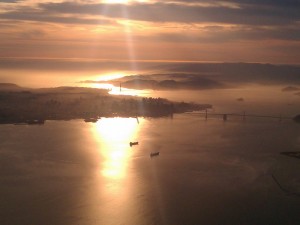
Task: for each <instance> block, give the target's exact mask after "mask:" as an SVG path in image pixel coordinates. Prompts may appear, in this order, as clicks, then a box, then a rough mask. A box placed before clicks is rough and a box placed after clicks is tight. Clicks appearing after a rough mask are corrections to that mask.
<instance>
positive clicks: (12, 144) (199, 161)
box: [0, 103, 300, 225]
mask: <svg viewBox="0 0 300 225" xmlns="http://www.w3.org/2000/svg"><path fill="white" fill-rule="evenodd" d="M237 104H239V103H237ZM130 141H138V142H139V145H135V146H132V147H130V146H129V142H130ZM153 151H159V152H160V155H159V156H158V157H152V158H151V157H150V156H149V154H150V153H151V152H153ZM283 151H300V126H299V124H296V123H294V122H292V121H289V120H287V121H282V122H278V121H277V120H276V119H249V120H248V119H247V120H246V121H242V120H241V119H239V118H235V119H232V120H231V119H229V120H228V121H227V122H223V121H222V120H221V119H220V118H209V119H208V120H207V121H205V120H204V118H203V117H201V116H200V115H191V114H180V115H175V116H174V117H173V118H161V119H144V118H139V120H138V121H137V119H135V118H102V119H101V120H99V121H98V122H97V123H95V124H93V123H85V122H83V121H81V120H73V121H47V122H46V124H45V125H44V126H15V125H1V126H0V175H1V176H0V184H1V185H0V196H1V197H0V198H1V200H0V224H5V225H6V224H7V225H19V224H20V225H24V224H43V225H47V224H49V225H90V224H95V225H119V224H120V225H123V224H124V225H127V224H128V225H132V224H137V225H143V224H145V225H151V224H170V225H173V224H174V225H177V224H178V225H182V224H188V225H189V224H191V225H194V224H216V225H220V224H230V225H241V224H249V225H253V224H255V225H259V224H261V225H265V224H299V221H300V214H299V210H300V197H299V196H300V175H299V170H300V163H299V162H300V161H299V160H298V159H296V158H292V157H287V156H285V155H281V154H279V153H280V152H283Z"/></svg>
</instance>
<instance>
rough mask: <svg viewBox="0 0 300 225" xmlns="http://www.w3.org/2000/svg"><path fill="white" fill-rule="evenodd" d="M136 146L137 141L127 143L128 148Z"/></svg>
mask: <svg viewBox="0 0 300 225" xmlns="http://www.w3.org/2000/svg"><path fill="white" fill-rule="evenodd" d="M138 144H139V142H137V141H134V142H129V145H130V147H131V146H132V145H138Z"/></svg>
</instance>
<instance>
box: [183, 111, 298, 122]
mask: <svg viewBox="0 0 300 225" xmlns="http://www.w3.org/2000/svg"><path fill="white" fill-rule="evenodd" d="M189 114H197V115H203V116H204V117H205V120H207V119H208V117H219V116H220V117H221V118H222V119H223V121H227V120H228V119H229V117H241V119H242V120H243V121H245V120H246V118H247V117H252V118H270V119H277V120H278V121H282V120H293V119H294V118H292V117H286V116H282V115H278V116H270V115H257V114H246V112H243V113H212V112H208V111H207V110H205V112H189Z"/></svg>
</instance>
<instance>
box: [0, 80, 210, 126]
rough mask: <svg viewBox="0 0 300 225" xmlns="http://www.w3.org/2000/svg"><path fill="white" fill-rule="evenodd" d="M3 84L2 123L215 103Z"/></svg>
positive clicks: (161, 112)
mask: <svg viewBox="0 0 300 225" xmlns="http://www.w3.org/2000/svg"><path fill="white" fill-rule="evenodd" d="M8 86H10V87H13V88H7V87H8ZM0 87H1V85H0ZM2 87H6V88H2V89H1V88H0V123H1V124H8V123H9V124H11V123H13V124H43V123H44V121H46V120H72V119H84V120H85V121H86V122H95V121H97V119H98V118H100V117H165V116H172V115H173V114H174V113H184V112H190V111H200V110H205V109H208V108H211V107H212V106H211V105H210V104H196V103H186V102H172V101H169V100H167V99H164V98H152V97H148V98H145V97H137V96H124V95H111V94H109V93H108V91H107V90H105V89H98V88H85V87H55V88H40V89H26V88H21V87H18V86H15V85H11V84H9V85H2Z"/></svg>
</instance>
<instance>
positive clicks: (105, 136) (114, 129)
mask: <svg viewBox="0 0 300 225" xmlns="http://www.w3.org/2000/svg"><path fill="white" fill-rule="evenodd" d="M139 126H141V124H138V122H137V119H136V118H103V119H101V120H99V121H98V122H97V123H96V124H95V126H94V128H93V134H94V137H95V138H96V139H98V140H99V141H100V139H101V143H100V142H99V147H98V149H99V151H100V153H101V155H102V156H103V157H104V162H103V167H102V169H101V174H102V175H103V176H105V177H108V178H111V179H122V178H125V177H126V170H127V167H128V161H129V160H130V157H131V155H132V151H131V148H130V145H129V143H130V142H131V141H135V140H136V138H137V133H138V130H139Z"/></svg>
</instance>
